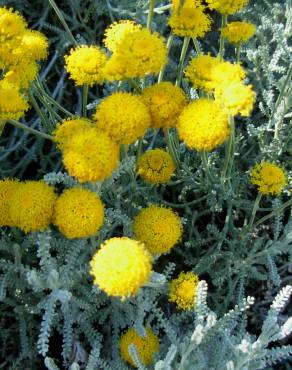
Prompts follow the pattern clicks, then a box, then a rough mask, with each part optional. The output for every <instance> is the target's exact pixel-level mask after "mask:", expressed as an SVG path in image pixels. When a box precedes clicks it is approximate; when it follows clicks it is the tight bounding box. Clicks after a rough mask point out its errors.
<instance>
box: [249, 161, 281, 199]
mask: <svg viewBox="0 0 292 370" xmlns="http://www.w3.org/2000/svg"><path fill="white" fill-rule="evenodd" d="M250 182H251V183H252V184H253V185H256V186H257V187H258V191H259V192H260V193H261V194H263V195H279V194H280V193H281V191H282V190H283V189H284V187H285V186H286V185H287V176H286V174H285V172H284V170H283V169H282V168H281V167H280V166H278V165H276V164H274V163H270V162H267V161H264V162H262V163H257V164H256V165H255V166H254V167H253V168H252V170H251V179H250Z"/></svg>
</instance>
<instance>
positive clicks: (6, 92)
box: [0, 81, 29, 120]
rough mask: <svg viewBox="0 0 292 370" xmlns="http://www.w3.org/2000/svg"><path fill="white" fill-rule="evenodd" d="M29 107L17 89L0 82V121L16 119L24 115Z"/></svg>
mask: <svg viewBox="0 0 292 370" xmlns="http://www.w3.org/2000/svg"><path fill="white" fill-rule="evenodd" d="M28 108H29V105H28V103H27V101H26V100H25V99H24V97H23V95H22V94H21V93H20V92H19V90H18V89H17V87H15V86H14V85H11V84H9V83H7V82H4V81H1V82H0V120H7V119H16V120H18V119H19V118H20V117H22V116H23V115H24V113H25V112H26V111H27V110H28Z"/></svg>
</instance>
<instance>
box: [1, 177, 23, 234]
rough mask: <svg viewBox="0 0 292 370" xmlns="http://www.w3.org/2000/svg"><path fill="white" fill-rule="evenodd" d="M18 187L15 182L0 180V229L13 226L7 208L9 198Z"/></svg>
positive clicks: (12, 180)
mask: <svg viewBox="0 0 292 370" xmlns="http://www.w3.org/2000/svg"><path fill="white" fill-rule="evenodd" d="M18 186H19V182H18V181H17V180H14V179H3V180H0V227H2V226H14V225H13V222H12V219H11V217H10V214H9V208H10V201H11V197H12V195H13V193H14V192H15V190H16V189H17V188H18Z"/></svg>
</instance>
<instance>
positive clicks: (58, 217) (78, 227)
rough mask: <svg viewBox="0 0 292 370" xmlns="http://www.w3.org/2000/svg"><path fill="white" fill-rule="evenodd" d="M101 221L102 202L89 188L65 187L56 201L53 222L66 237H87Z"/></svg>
mask: <svg viewBox="0 0 292 370" xmlns="http://www.w3.org/2000/svg"><path fill="white" fill-rule="evenodd" d="M103 221H104V208H103V204H102V202H101V200H100V198H99V197H98V196H97V195H96V194H95V193H93V192H92V191H90V190H87V189H80V188H72V189H67V190H65V191H64V192H63V193H62V194H61V196H60V197H59V198H58V200H57V202H56V205H55V213H54V224H55V225H57V226H58V228H59V230H60V231H61V233H62V234H64V235H65V236H66V238H69V239H73V238H87V237H89V236H92V235H95V234H96V233H97V232H98V230H99V229H100V227H101V226H102V224H103Z"/></svg>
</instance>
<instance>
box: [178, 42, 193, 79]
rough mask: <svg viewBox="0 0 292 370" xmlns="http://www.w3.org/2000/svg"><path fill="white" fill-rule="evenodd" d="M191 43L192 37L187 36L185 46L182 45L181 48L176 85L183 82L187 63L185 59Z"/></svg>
mask: <svg viewBox="0 0 292 370" xmlns="http://www.w3.org/2000/svg"><path fill="white" fill-rule="evenodd" d="M189 43H190V37H188V36H185V38H184V42H183V46H182V49H181V54H180V59H179V65H178V71H177V78H176V82H175V85H176V86H180V84H181V80H182V76H183V69H184V64H185V59H186V55H187V50H188V47H189Z"/></svg>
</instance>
